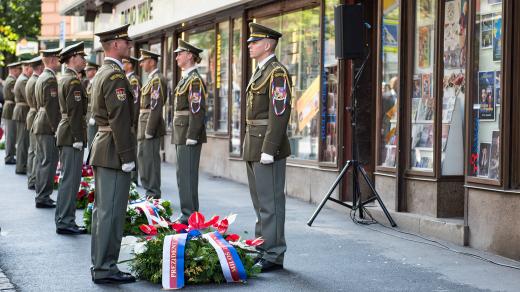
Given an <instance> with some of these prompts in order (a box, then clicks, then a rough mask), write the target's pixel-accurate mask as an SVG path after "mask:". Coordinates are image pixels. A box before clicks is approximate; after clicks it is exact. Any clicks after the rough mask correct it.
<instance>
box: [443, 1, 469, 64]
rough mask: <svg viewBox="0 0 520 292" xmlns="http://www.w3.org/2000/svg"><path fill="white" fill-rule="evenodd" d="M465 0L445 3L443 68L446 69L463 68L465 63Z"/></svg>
mask: <svg viewBox="0 0 520 292" xmlns="http://www.w3.org/2000/svg"><path fill="white" fill-rule="evenodd" d="M466 14H467V3H466V0H451V1H447V2H446V15H445V18H444V54H443V57H444V67H445V68H446V69H455V68H463V67H464V65H465V63H466V57H465V46H466V26H467V15H466Z"/></svg>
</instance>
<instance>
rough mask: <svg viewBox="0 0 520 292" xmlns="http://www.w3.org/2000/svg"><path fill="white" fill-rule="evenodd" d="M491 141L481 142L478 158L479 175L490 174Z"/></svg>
mask: <svg viewBox="0 0 520 292" xmlns="http://www.w3.org/2000/svg"><path fill="white" fill-rule="evenodd" d="M490 148H491V143H480V149H479V151H480V154H479V159H478V175H479V176H485V177H487V176H488V175H489V155H490V152H491V151H490V150H491V149H490Z"/></svg>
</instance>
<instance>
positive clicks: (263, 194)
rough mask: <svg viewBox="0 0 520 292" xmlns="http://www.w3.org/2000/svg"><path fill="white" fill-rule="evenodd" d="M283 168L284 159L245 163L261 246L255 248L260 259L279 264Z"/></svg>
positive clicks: (282, 249) (282, 232) (282, 247)
mask: <svg viewBox="0 0 520 292" xmlns="http://www.w3.org/2000/svg"><path fill="white" fill-rule="evenodd" d="M285 165H286V160H285V159H282V160H277V161H275V162H274V163H272V164H267V165H264V164H261V163H259V162H250V161H248V162H246V166H247V179H248V182H249V192H250V193H251V200H252V201H253V207H254V209H255V213H256V225H255V236H256V237H260V236H261V237H262V238H263V239H264V243H263V244H262V245H261V246H259V247H258V248H257V249H258V250H259V251H260V253H261V254H262V258H264V259H266V260H268V261H270V262H273V263H276V264H283V258H284V254H285V251H286V250H287V246H286V244H285V192H284V189H285Z"/></svg>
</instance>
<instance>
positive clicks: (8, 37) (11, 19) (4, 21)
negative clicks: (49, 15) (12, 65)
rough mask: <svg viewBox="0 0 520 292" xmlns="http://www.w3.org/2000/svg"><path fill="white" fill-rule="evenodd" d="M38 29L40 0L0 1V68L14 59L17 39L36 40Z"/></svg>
mask: <svg viewBox="0 0 520 292" xmlns="http://www.w3.org/2000/svg"><path fill="white" fill-rule="evenodd" d="M40 28H41V0H1V1H0V66H3V65H4V62H6V63H7V62H8V61H10V60H13V59H15V57H14V53H15V50H16V42H17V41H18V40H19V39H22V38H28V39H36V38H37V36H38V35H40ZM4 60H5V61H4Z"/></svg>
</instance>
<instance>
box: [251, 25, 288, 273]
mask: <svg viewBox="0 0 520 292" xmlns="http://www.w3.org/2000/svg"><path fill="white" fill-rule="evenodd" d="M249 29H250V31H251V33H250V35H249V39H248V40H247V42H248V44H249V45H248V48H249V55H250V57H251V58H253V59H254V60H256V61H257V62H258V66H257V67H256V69H255V73H254V74H253V76H252V77H251V79H250V81H249V84H248V85H247V88H246V94H247V107H246V123H247V127H246V135H245V136H246V137H245V141H244V151H243V153H244V155H243V157H244V160H245V161H246V166H247V178H248V182H249V191H250V193H251V200H252V201H253V207H254V209H255V212H256V218H257V220H256V226H255V234H256V236H257V237H260V236H261V237H262V238H263V239H264V240H265V241H264V243H263V244H262V245H260V246H259V247H258V250H259V252H260V254H261V258H260V259H259V260H258V261H257V263H256V265H257V266H260V268H261V269H262V271H263V272H267V271H272V270H277V269H283V259H284V253H285V250H286V249H287V247H286V244H285V235H284V228H285V227H284V226H285V193H284V187H285V164H286V157H287V156H289V155H290V154H291V147H290V145H289V139H288V138H287V124H288V122H289V117H290V115H291V79H290V77H289V73H288V72H287V69H286V68H285V67H284V66H283V65H282V64H281V63H280V62H278V60H277V58H276V56H275V54H274V52H275V49H276V45H277V44H278V39H279V38H280V37H281V36H282V34H280V33H279V32H277V31H274V30H272V29H270V28H268V27H265V26H262V25H259V24H256V23H250V24H249Z"/></svg>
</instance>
